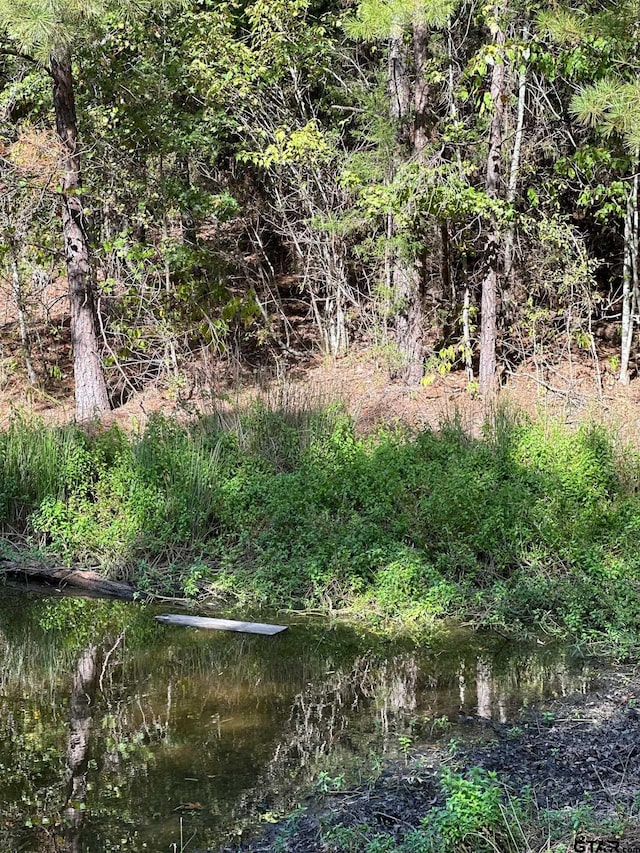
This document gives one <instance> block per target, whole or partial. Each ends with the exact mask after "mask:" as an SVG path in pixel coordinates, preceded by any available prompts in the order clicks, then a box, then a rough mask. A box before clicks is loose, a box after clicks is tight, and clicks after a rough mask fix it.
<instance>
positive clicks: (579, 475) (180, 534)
mask: <svg viewBox="0 0 640 853" xmlns="http://www.w3.org/2000/svg"><path fill="white" fill-rule="evenodd" d="M0 447H1V448H2V450H3V456H2V459H3V465H2V468H1V469H0V524H2V528H3V530H4V532H5V535H7V534H8V533H9V532H10V531H14V530H16V529H19V530H20V532H21V533H22V534H23V535H25V536H27V537H29V540H30V542H31V543H32V544H33V545H37V546H39V547H41V548H44V549H46V550H48V552H49V553H50V554H51V555H52V558H55V559H58V560H65V561H67V562H70V563H71V562H80V563H89V564H91V565H97V566H100V567H101V568H103V569H105V570H109V571H111V572H112V573H114V574H119V575H121V576H128V577H131V578H133V579H134V580H135V581H136V582H137V583H138V584H141V585H145V586H146V587H147V588H148V589H153V590H155V591H158V592H180V593H183V592H185V591H186V592H187V593H189V594H193V595H198V594H200V593H213V592H217V593H219V594H222V593H224V594H225V595H227V596H229V595H231V596H235V597H236V598H237V599H240V600H246V599H250V600H251V601H257V600H262V601H266V602H269V603H270V604H292V603H296V604H297V603H300V602H301V603H303V604H305V605H313V606H318V605H322V606H326V607H333V608H335V607H343V606H349V607H352V608H353V607H354V606H359V607H360V608H361V609H363V610H365V609H366V611H367V612H368V613H370V614H371V613H379V614H381V615H384V616H385V617H395V616H401V617H402V618H403V619H405V620H406V619H407V618H415V619H419V620H425V619H435V618H439V617H443V616H448V615H455V614H458V615H460V614H464V615H465V616H467V617H469V616H472V617H474V618H476V619H477V620H479V621H481V622H483V623H484V624H494V625H495V624H500V625H502V626H503V627H505V626H507V627H512V628H513V627H514V626H516V627H518V628H520V629H525V628H527V626H531V625H533V624H538V625H543V626H544V627H546V628H547V629H548V630H555V631H558V632H560V633H573V634H579V635H582V636H587V635H589V636H596V635H598V634H599V633H602V632H603V631H604V632H608V633H609V635H611V636H613V635H615V637H616V638H617V639H618V640H619V641H620V642H622V643H624V642H626V643H627V644H629V643H630V642H631V641H632V638H633V637H634V636H635V634H636V632H637V631H638V630H640V608H639V607H638V598H639V591H640V556H639V554H638V549H637V547H636V543H637V540H638V534H639V532H640V498H639V497H638V494H637V491H636V487H635V484H636V483H637V482H638V479H639V478H638V471H640V466H639V463H638V455H637V453H636V451H635V450H633V449H631V448H629V447H623V446H622V445H621V444H620V443H619V442H618V441H617V439H616V437H615V435H614V434H613V433H611V432H610V431H609V430H607V429H605V428H604V427H602V426H596V425H585V426H583V427H581V428H580V429H578V430H576V431H571V430H569V429H568V428H566V427H565V426H563V425H560V424H556V423H542V422H539V423H538V422H532V421H530V420H527V419H526V418H524V417H522V416H519V415H517V414H515V415H514V414H511V413H505V412H504V411H499V412H498V413H497V415H496V416H495V417H494V418H493V419H492V421H491V422H489V423H487V425H486V427H485V431H484V433H483V435H482V437H480V438H474V437H472V436H471V435H469V433H468V432H466V431H465V430H464V429H463V428H462V426H461V425H460V423H459V422H456V420H455V419H454V420H452V421H449V422H447V423H444V424H443V425H442V426H441V428H440V429H439V430H438V431H431V430H425V431H423V432H420V433H418V434H411V433H410V432H408V431H406V430H403V429H389V428H386V429H380V430H379V431H378V432H377V433H376V434H374V435H369V436H358V435H356V433H355V430H354V427H353V424H352V422H351V420H350V419H349V417H348V416H347V415H346V414H345V412H344V411H343V410H342V409H341V408H340V407H337V406H328V407H327V406H325V407H314V406H306V407H305V406H304V405H300V401H291V400H290V399H285V400H284V401H282V400H281V401H276V403H275V404H269V403H268V402H267V403H265V402H262V403H254V404H252V405H251V406H249V407H247V408H245V409H244V410H236V411H228V412H224V413H218V414H214V415H209V416H207V417H203V418H201V419H200V420H198V421H196V422H194V423H193V424H191V425H190V426H188V427H185V426H181V425H179V424H178V423H176V422H175V421H171V420H168V419H165V418H162V417H157V418H155V419H153V420H152V421H151V422H150V423H149V424H148V426H147V427H146V429H145V430H144V432H143V433H142V434H140V435H139V436H135V437H133V438H129V437H127V436H125V435H124V434H123V433H122V432H121V431H119V430H118V429H116V428H113V429H110V430H108V431H104V432H100V433H97V434H96V435H93V436H91V437H90V436H87V435H85V434H84V433H83V432H81V431H80V430H77V429H75V428H60V429H45V428H44V427H42V426H41V425H39V424H33V423H28V422H25V421H20V420H18V421H16V422H14V423H13V424H12V425H11V427H10V428H9V429H8V430H7V431H6V432H5V433H2V434H0Z"/></svg>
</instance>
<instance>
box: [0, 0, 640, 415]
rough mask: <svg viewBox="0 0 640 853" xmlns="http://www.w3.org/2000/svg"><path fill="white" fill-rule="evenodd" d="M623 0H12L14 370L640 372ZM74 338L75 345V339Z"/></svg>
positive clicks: (7, 55)
mask: <svg viewBox="0 0 640 853" xmlns="http://www.w3.org/2000/svg"><path fill="white" fill-rule="evenodd" d="M637 18H638V16H637V8H636V4H635V3H634V2H631V0H629V2H617V3H609V4H607V3H602V2H599V0H598V2H591V3H590V2H584V3H573V4H570V5H567V6H562V5H560V4H558V3H556V2H548V3H547V2H544V0H541V2H538V3H535V4H533V3H521V2H518V0H500V2H497V3H488V4H476V3H473V2H459V0H426V2H421V0H361V2H360V3H356V2H340V3H338V2H331V0H326V2H312V1H311V0H257V2H252V3H251V2H244V0H238V1H237V2H215V3H214V2H208V0H198V2H193V3H190V2H174V3H172V2H169V0H163V2H154V0H149V2H136V3H119V2H93V0H84V2H83V0H56V2H47V3H44V2H36V0H30V2H11V1H10V0H6V2H2V3H0V189H1V191H2V195H1V207H0V248H1V252H0V264H1V267H0V286H1V288H2V303H3V307H4V321H5V322H4V326H3V343H2V346H3V362H4V365H3V375H4V376H5V381H8V380H7V379H6V377H8V376H17V377H21V378H22V379H23V381H24V384H25V385H26V386H32V387H33V388H34V389H40V390H41V391H42V390H44V392H45V393H47V394H50V395H53V397H54V399H55V396H56V394H57V393H60V385H61V381H62V380H63V378H64V377H65V376H66V374H67V373H69V374H71V370H70V368H68V365H67V361H68V360H69V358H70V355H69V348H70V347H71V349H72V352H73V370H72V375H73V380H74V385H75V399H76V417H77V419H78V421H83V420H86V419H88V418H91V417H92V416H94V415H99V414H101V413H103V412H105V411H107V410H108V409H109V408H111V407H117V406H118V405H120V404H121V403H122V402H123V401H124V400H126V399H127V398H129V397H131V395H132V394H135V393H136V392H137V391H139V390H140V389H141V388H144V387H145V386H147V385H148V384H149V383H153V382H158V381H160V382H163V381H164V382H170V381H173V382H174V383H175V384H177V385H180V384H181V383H182V384H183V385H184V384H188V382H189V379H188V378H187V377H190V376H193V372H194V367H195V366H198V367H199V369H200V370H201V371H204V372H205V373H206V372H207V370H209V371H211V370H212V369H213V368H214V367H215V365H218V364H220V363H227V362H228V361H229V360H234V361H236V362H239V363H241V364H242V365H245V366H248V367H249V368H255V367H256V366H259V365H269V366H271V367H273V366H274V365H277V366H279V367H280V368H282V367H283V366H284V369H286V367H287V366H288V365H290V364H291V363H295V362H299V361H300V360H301V359H304V358H305V357H308V356H309V355H310V354H318V353H324V354H327V355H328V356H330V357H332V358H334V359H336V358H340V357H341V356H343V355H344V354H345V353H347V352H349V351H353V349H354V348H359V347H365V348H369V349H371V350H373V351H375V352H376V353H377V357H378V358H379V359H380V360H381V361H382V363H383V364H384V367H385V370H386V371H387V372H388V374H389V375H390V376H391V377H392V378H396V379H398V380H399V381H402V382H407V383H409V384H419V383H420V381H422V382H424V383H428V382H429V381H431V377H432V376H434V375H446V374H448V373H450V372H452V371H453V372H459V371H463V372H465V374H466V378H467V385H468V390H469V393H471V394H481V395H483V396H486V395H491V394H492V393H493V392H494V391H495V390H496V389H497V388H498V387H499V386H500V384H502V383H503V382H504V380H505V377H507V376H509V375H510V374H511V373H512V372H513V371H514V370H516V369H517V368H518V366H519V365H521V364H523V363H526V362H528V361H531V360H534V361H535V362H536V364H538V365H539V364H543V365H545V364H547V363H549V364H551V365H553V364H557V363H558V362H560V361H562V360H563V359H565V360H566V358H567V357H569V358H580V357H581V356H582V357H583V358H586V359H587V360H588V361H589V363H590V364H591V365H592V370H593V371H594V372H595V373H596V374H597V376H598V377H599V376H600V374H601V372H602V367H601V363H600V359H599V350H601V348H602V346H603V344H604V345H606V348H607V358H606V366H607V370H608V371H609V372H613V373H615V375H616V377H617V379H619V381H620V382H621V383H623V384H624V383H628V382H629V381H630V379H632V378H633V377H634V376H635V370H636V366H635V345H634V337H635V332H636V325H637V320H638V269H637V266H638V264H637V255H638V228H639V226H638V161H639V155H638V150H639V146H640V108H639V107H638V102H639V99H638V94H639V89H638V82H637V63H638V59H637V50H638V19H637ZM65 359H66V360H65Z"/></svg>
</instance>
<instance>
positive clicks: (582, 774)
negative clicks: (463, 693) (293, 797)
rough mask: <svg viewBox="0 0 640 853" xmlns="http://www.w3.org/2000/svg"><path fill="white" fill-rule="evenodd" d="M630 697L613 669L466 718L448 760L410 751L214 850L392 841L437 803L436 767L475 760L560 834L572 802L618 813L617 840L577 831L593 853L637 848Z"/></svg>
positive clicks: (298, 851) (638, 782)
mask: <svg viewBox="0 0 640 853" xmlns="http://www.w3.org/2000/svg"><path fill="white" fill-rule="evenodd" d="M636 703H638V705H640V675H638V673H637V672H632V671H616V672H614V673H611V674H609V675H606V676H604V677H603V679H602V680H601V684H600V689H599V690H598V691H597V692H594V693H591V694H588V695H580V694H578V695H573V696H570V697H566V698H563V699H558V700H552V701H550V702H548V703H545V704H541V705H540V706H538V707H536V708H535V709H531V710H529V711H528V712H527V713H526V714H525V715H523V716H520V717H519V718H518V719H517V720H516V721H512V722H510V723H507V724H497V723H494V722H491V721H484V720H480V719H478V718H467V719H466V720H465V722H466V725H467V727H468V732H469V739H468V740H467V741H466V742H465V743H464V744H463V745H461V746H460V745H458V747H457V748H456V750H455V753H454V755H453V756H452V755H451V754H450V753H449V752H448V751H447V750H446V749H445V747H444V746H440V747H438V746H434V745H433V744H431V745H428V746H427V745H424V746H423V747H418V748H416V749H415V750H414V751H413V752H412V753H411V754H410V755H409V757H408V758H407V759H406V760H399V761H395V762H390V763H388V764H387V766H386V768H385V770H384V772H383V773H382V774H381V775H380V777H379V778H378V779H377V780H376V781H375V782H374V783H372V784H370V785H367V786H363V787H360V788H358V789H355V790H351V791H348V792H345V793H341V794H331V795H324V796H321V795H314V796H312V797H310V798H309V799H308V800H307V801H306V802H305V803H303V807H304V809H303V810H302V811H301V812H299V813H298V814H297V815H296V817H295V824H294V825H292V823H291V820H290V821H289V822H286V821H285V822H281V823H280V824H275V825H273V826H271V827H270V828H269V829H268V831H267V832H266V833H265V834H264V835H263V836H262V837H261V838H258V839H257V840H253V841H250V842H247V843H244V844H239V845H233V846H229V847H225V848H223V849H222V850H221V851H220V853H275V851H276V850H277V851H279V853H313V852H314V851H318V853H320V852H321V851H324V852H325V853H328V851H330V849H331V847H330V846H327V845H326V844H325V843H324V842H323V841H322V839H321V835H322V834H324V835H325V837H326V835H327V832H328V830H330V828H331V827H338V826H344V827H362V826H364V825H367V826H369V827H371V828H372V831H373V832H374V833H375V832H376V831H377V832H379V833H385V834H387V835H390V836H391V837H392V838H395V839H396V840H397V841H400V840H401V839H402V838H403V837H404V836H405V835H406V833H407V832H408V831H409V830H411V829H412V828H416V829H417V828H419V827H420V821H421V820H422V818H423V817H424V816H425V814H427V812H428V811H429V809H433V808H438V807H439V806H441V805H442V804H443V801H442V795H441V793H440V790H439V787H438V783H437V777H438V773H439V772H440V770H441V769H442V767H443V766H444V765H447V766H450V767H453V769H455V770H457V771H459V772H465V771H467V770H469V769H470V768H471V767H475V766H479V767H482V768H484V769H485V770H487V771H496V772H497V774H498V779H499V780H500V782H501V783H502V784H504V785H505V787H506V788H507V789H508V791H509V792H510V793H511V794H515V795H522V794H523V793H524V792H526V791H527V790H531V792H532V793H533V796H534V799H535V803H536V805H537V808H538V809H539V810H545V809H553V810H560V813H559V819H560V822H561V824H564V827H565V829H566V838H568V839H571V837H572V810H574V809H576V808H577V807H582V806H589V807H590V808H592V809H593V814H594V817H595V819H596V821H597V822H604V821H606V820H608V819H614V818H617V817H618V818H619V817H620V816H623V817H624V818H625V820H626V823H627V828H626V830H625V832H624V833H623V835H622V839H621V840H620V841H616V840H615V839H613V837H611V836H610V837H609V838H610V840H609V841H607V838H606V837H605V836H603V835H598V834H597V833H595V834H594V833H592V834H589V833H586V835H584V834H583V836H584V837H586V838H587V839H589V838H592V839H594V838H595V839H596V840H597V841H599V842H600V845H601V846H600V848H599V849H601V850H620V851H630V850H634V849H640V823H639V822H638V810H639V809H638V806H639V802H638V798H639V792H640V713H639V711H638V709H637V708H636ZM563 812H566V814H563ZM565 818H566V819H565ZM574 840H575V839H574ZM594 843H595V842H594ZM544 849H549V848H547V847H546V846H545V847H544ZM562 849H566V848H562ZM576 849H578V847H576ZM584 849H591V848H589V847H588V846H587V847H585V848H584ZM594 849H595V848H594Z"/></svg>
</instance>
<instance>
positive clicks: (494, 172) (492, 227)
mask: <svg viewBox="0 0 640 853" xmlns="http://www.w3.org/2000/svg"><path fill="white" fill-rule="evenodd" d="M504 14H505V4H504V2H502V3H500V4H496V5H495V7H494V20H493V27H492V28H493V32H494V47H495V51H494V54H493V67H492V71H491V89H490V97H491V121H490V125H489V153H488V154H487V170H486V192H487V196H488V198H489V199H491V200H492V201H495V200H497V199H498V196H499V191H500V176H501V171H502V168H501V166H502V141H503V139H502V138H503V123H504V90H505V68H504V62H505V55H504V47H505V32H504V22H503V19H504ZM499 266H500V243H499V236H498V225H497V222H496V217H495V214H491V215H490V224H489V233H488V234H487V242H486V248H485V267H486V269H485V274H484V278H483V280H482V295H481V307H480V318H481V325H480V369H479V384H480V393H481V394H490V393H492V392H493V391H495V390H496V388H497V382H498V374H497V372H496V344H497V337H498V324H497V307H498V280H499Z"/></svg>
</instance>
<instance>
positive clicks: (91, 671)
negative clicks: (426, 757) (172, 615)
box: [0, 586, 598, 853]
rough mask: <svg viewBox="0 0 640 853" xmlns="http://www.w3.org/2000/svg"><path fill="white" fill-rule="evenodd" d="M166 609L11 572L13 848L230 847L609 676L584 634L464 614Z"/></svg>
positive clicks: (0, 841) (0, 780)
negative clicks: (570, 643)
mask: <svg viewBox="0 0 640 853" xmlns="http://www.w3.org/2000/svg"><path fill="white" fill-rule="evenodd" d="M161 612H170V611H169V610H168V608H166V607H165V608H161V607H157V606H154V607H147V606H143V605H140V604H135V603H134V604H126V603H122V602H115V601H105V600H98V599H85V598H73V597H63V596H60V595H59V594H44V593H43V592H42V591H41V590H37V589H31V590H29V591H27V590H25V589H16V588H12V587H9V586H6V587H2V590H1V595H0V849H1V850H3V851H4V850H6V851H12V853H13V852H14V851H15V853H18V851H29V853H36V852H37V851H50V850H51V851H54V850H69V851H85V853H107V851H136V853H137V851H154V853H155V851H164V850H166V851H180V850H181V848H182V849H183V850H184V851H186V853H196V851H202V850H216V849H217V848H218V847H219V845H221V844H223V843H224V842H228V841H229V839H231V838H233V837H237V836H239V835H241V834H242V833H243V832H251V831H254V830H255V829H256V828H259V826H260V824H261V823H262V822H266V821H271V820H274V819H276V818H277V817H279V816H282V815H283V814H286V813H287V812H288V811H290V810H291V809H292V808H295V805H296V803H298V802H300V801H301V800H302V799H303V798H304V797H305V796H306V795H308V794H309V792H311V791H313V790H314V789H316V790H317V789H324V790H331V789H332V788H334V787H336V786H338V785H340V784H344V783H350V782H354V781H362V780H363V779H366V778H370V777H371V778H372V777H374V776H375V774H376V772H377V770H379V768H380V762H381V760H382V757H383V756H390V757H392V756H397V755H399V754H401V753H402V750H406V749H407V748H408V747H409V745H410V744H412V743H414V742H417V741H420V742H422V743H427V744H428V743H429V742H433V743H439V744H441V745H442V744H443V743H444V744H446V743H447V742H448V740H449V739H451V738H461V737H467V736H469V733H473V732H477V731H478V730H479V729H482V726H480V725H479V724H478V718H480V719H481V718H485V719H494V720H498V721H502V722H504V721H508V720H517V718H518V713H519V711H520V710H521V709H522V708H523V707H526V705H527V704H528V703H531V702H533V701H535V700H538V699H542V698H547V697H551V696H556V695H567V694H569V693H572V692H576V691H579V692H587V691H590V690H591V689H593V688H594V686H595V684H596V682H597V678H598V672H597V667H595V666H594V665H593V664H592V663H590V662H589V661H588V660H585V659H582V658H578V657H572V656H571V654H570V653H569V651H568V650H566V649H563V648H559V647H553V646H546V645H541V644H539V643H532V644H530V645H529V644H526V645H522V644H514V643H510V642H507V641H505V640H504V639H502V638H500V637H495V636H489V635H484V634H483V635H478V634H473V633H470V632H465V631H462V630H455V631H449V632H447V633H441V634H438V635H434V637H433V638H431V639H429V640H423V641H421V642H420V643H411V642H410V641H408V640H406V639H405V640H402V641H401V640H398V641H390V640H388V639H385V638H381V637H380V636H377V635H376V634H373V633H370V632H367V631H366V630H365V629H364V628H358V627H354V626H352V625H351V626H350V625H345V624H341V623H337V622H328V621H327V620H321V619H303V618H293V619H286V620H283V617H282V615H280V616H279V617H278V619H276V620H273V619H272V620H271V621H279V622H282V621H285V622H287V623H288V624H289V625H290V627H289V630H288V631H286V632H284V633H282V634H279V635H277V636H275V637H263V636H252V635H246V634H233V633H223V632H216V631H201V630H195V629H190V628H184V627H178V626H168V625H164V624H159V623H158V622H156V621H155V620H154V618H153V617H154V615H156V614H158V613H161ZM255 616H256V614H253V617H254V618H255ZM260 616H261V617H262V618H261V621H270V620H269V619H268V614H260ZM247 617H248V618H251V615H250V614H247Z"/></svg>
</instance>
